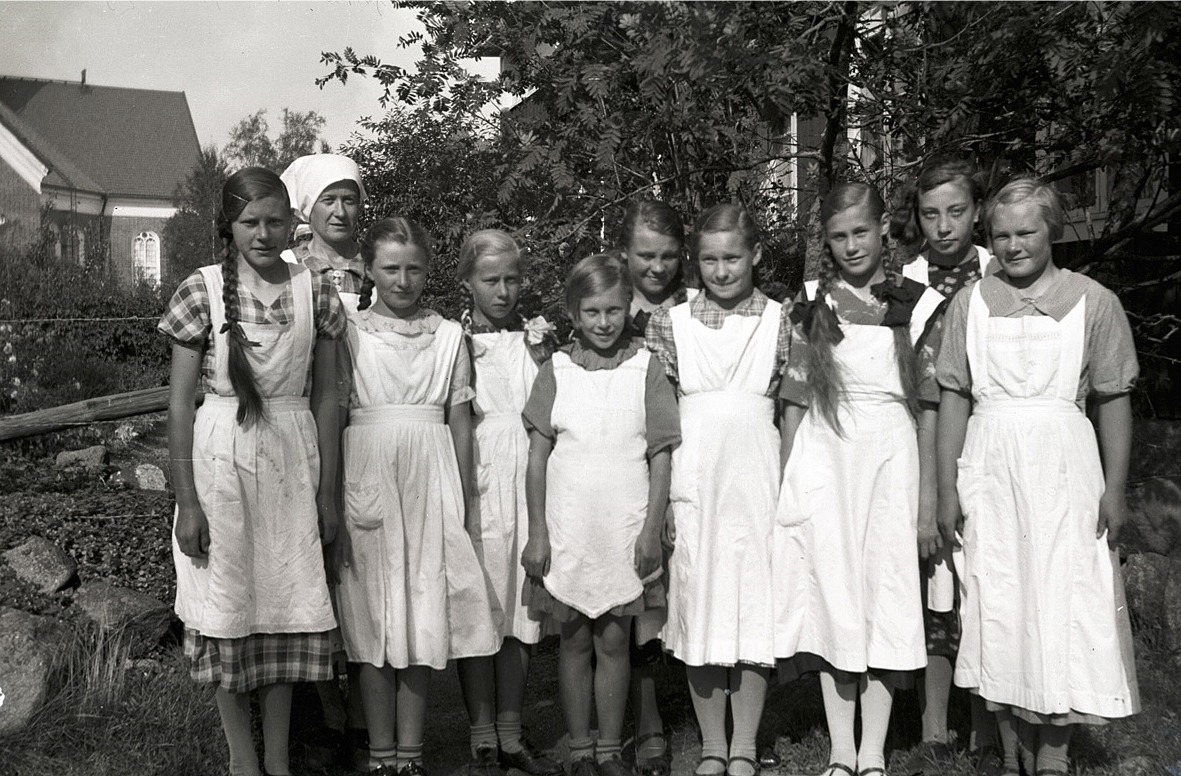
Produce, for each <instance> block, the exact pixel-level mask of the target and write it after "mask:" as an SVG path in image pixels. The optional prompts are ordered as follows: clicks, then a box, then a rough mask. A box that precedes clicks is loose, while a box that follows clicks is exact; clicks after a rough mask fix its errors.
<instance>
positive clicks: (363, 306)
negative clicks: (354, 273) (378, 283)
mask: <svg viewBox="0 0 1181 776" xmlns="http://www.w3.org/2000/svg"><path fill="white" fill-rule="evenodd" d="M373 288H374V286H373V278H372V277H370V276H369V275H368V274H366V275H365V279H364V280H362V281H361V293H360V297H361V298H360V299H359V300H358V301H357V309H358V310H367V309H369V305H370V304H372V303H373Z"/></svg>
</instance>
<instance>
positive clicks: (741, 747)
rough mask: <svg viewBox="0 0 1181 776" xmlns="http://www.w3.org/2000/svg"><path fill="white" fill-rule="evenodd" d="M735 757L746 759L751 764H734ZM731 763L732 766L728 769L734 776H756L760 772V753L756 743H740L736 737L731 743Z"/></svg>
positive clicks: (739, 762)
mask: <svg viewBox="0 0 1181 776" xmlns="http://www.w3.org/2000/svg"><path fill="white" fill-rule="evenodd" d="M735 757H744V758H746V759H747V760H750V762H749V763H748V762H744V761H742V760H739V761H737V762H734V758H735ZM730 761H731V765H730V766H728V767H727V768H726V771H727V772H728V773H732V774H733V775H734V776H755V773H756V772H757V771H758V751H757V749H756V747H755V742H754V741H739V740H738V738H737V736H735V738H734V740H733V741H731V742H730ZM752 763H753V764H752Z"/></svg>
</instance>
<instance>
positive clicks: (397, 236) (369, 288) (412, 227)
mask: <svg viewBox="0 0 1181 776" xmlns="http://www.w3.org/2000/svg"><path fill="white" fill-rule="evenodd" d="M383 242H396V243H398V244H399V245H413V246H414V247H416V248H418V249H419V250H421V251H422V253H423V255H424V256H425V257H426V260H427V263H428V264H429V263H430V260H431V238H430V236H429V235H428V234H427V233H426V230H425V229H423V228H422V226H421V225H420V224H418V222H416V221H412V220H410V219H409V218H404V217H403V216H389V217H387V218H383V219H381V220H380V221H377V222H376V223H374V224H373V225H372V226H370V227H369V231H367V232H365V237H364V238H362V240H361V259H362V260H363V261H364V262H365V269H366V270H367V271H366V272H365V280H364V281H362V282H361V293H360V297H361V298H360V301H358V303H357V309H358V310H367V309H369V305H370V304H372V303H373V288H374V283H373V273H372V272H369V271H368V270H369V269H370V268H371V267H372V266H373V260H374V259H375V258H377V246H378V245H380V244H381V243H383Z"/></svg>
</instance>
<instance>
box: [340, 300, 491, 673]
mask: <svg viewBox="0 0 1181 776" xmlns="http://www.w3.org/2000/svg"><path fill="white" fill-rule="evenodd" d="M366 314H372V315H376V314H375V313H366V312H365V311H362V312H361V313H358V314H357V315H354V316H352V317H350V321H349V335H348V337H349V339H348V345H349V350H350V353H351V355H352V363H353V374H352V379H353V391H354V395H355V397H356V400H357V401H356V404H354V405H353V408H352V409H351V410H350V412H349V425H348V426H347V427H346V428H345V432H344V449H343V453H344V519H345V522H346V526H347V528H348V531H349V537H350V539H351V541H352V548H353V563H352V564H351V565H350V566H349V567H347V568H345V569H343V570H342V571H341V573H340V585H339V587H338V588H337V604H338V606H339V611H340V624H341V635H342V636H343V638H344V643H345V651H346V652H347V653H348V656H349V660H351V661H353V662H359V663H369V664H371V665H376V666H381V665H386V664H388V665H391V666H393V667H395V668H405V667H407V666H410V665H429V666H431V667H433V668H438V669H441V668H444V667H445V666H446V664H447V660H448V659H450V658H462V657H477V656H483V655H491V654H495V653H496V651H497V650H498V649H499V648H500V639H499V638H498V636H497V634H496V630H495V628H494V627H493V624H492V615H491V604H490V603H489V600H488V588H487V585H486V583H485V580H484V573H483V571H482V570H481V568H480V564H479V561H478V560H477V558H476V552H475V550H474V549H473V547H472V542H471V539H470V538H469V536H468V534H467V531H466V530H465V529H464V524H463V515H464V509H463V496H462V494H463V491H462V487H461V484H460V480H459V466H458V463H457V461H456V458H455V446H454V443H453V441H452V438H451V432H450V430H449V429H448V427H447V425H446V424H445V423H444V414H445V413H444V407H445V406H446V405H447V403H448V401H449V398H450V394H451V372H452V368H453V366H454V364H455V360H456V358H457V357H458V355H459V350H460V347H461V345H462V341H463V330H462V329H461V328H460V326H459V325H458V324H456V323H454V322H452V321H442V322H441V323H440V325H439V328H438V330H437V331H436V332H435V333H434V334H433V335H429V334H425V333H424V334H422V335H419V336H418V337H411V336H407V335H404V334H400V333H397V332H381V331H366V330H364V329H363V328H361V327H360V326H358V325H357V322H358V320H359V319H360V318H361V317H362V316H365V315H366ZM461 409H463V408H461Z"/></svg>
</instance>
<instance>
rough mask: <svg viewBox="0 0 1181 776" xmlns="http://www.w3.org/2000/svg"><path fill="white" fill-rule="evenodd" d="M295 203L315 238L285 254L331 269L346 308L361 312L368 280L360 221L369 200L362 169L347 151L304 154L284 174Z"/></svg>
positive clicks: (292, 259)
mask: <svg viewBox="0 0 1181 776" xmlns="http://www.w3.org/2000/svg"><path fill="white" fill-rule="evenodd" d="M279 177H281V178H282V179H283V183H284V184H285V185H286V186H287V191H288V193H289V194H290V195H291V208H292V210H294V211H295V212H296V213H298V214H299V217H300V218H301V219H303V220H304V221H305V222H306V223H307V224H308V225H310V226H311V228H312V239H311V241H310V242H307V243H303V244H301V245H297V246H296V247H295V248H294V249H293V250H289V251H284V253H283V258H284V259H286V260H287V261H289V262H292V263H299V264H303V265H304V266H306V267H307V268H308V269H310V270H312V271H313V272H318V273H321V274H323V273H329V276H330V278H331V280H332V283H333V285H335V286H336V291H337V293H339V294H340V298H341V301H343V302H344V306H345V309H346V310H348V311H349V312H355V311H356V309H357V300H358V299H359V294H360V292H361V282H362V281H363V280H364V279H365V265H364V263H363V262H362V261H361V256H360V248H359V246H358V245H357V240H356V231H357V220H358V217H359V216H360V214H361V205H362V203H363V202H364V201H365V199H366V193H365V184H363V183H361V170H360V168H358V167H357V163H356V162H354V161H353V160H352V159H350V158H348V157H347V156H339V155H337V154H312V155H310V156H301V157H299V158H298V159H296V160H295V161H294V162H292V163H291V165H290V166H288V168H287V169H286V170H284V171H283V174H282V175H281V176H279Z"/></svg>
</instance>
